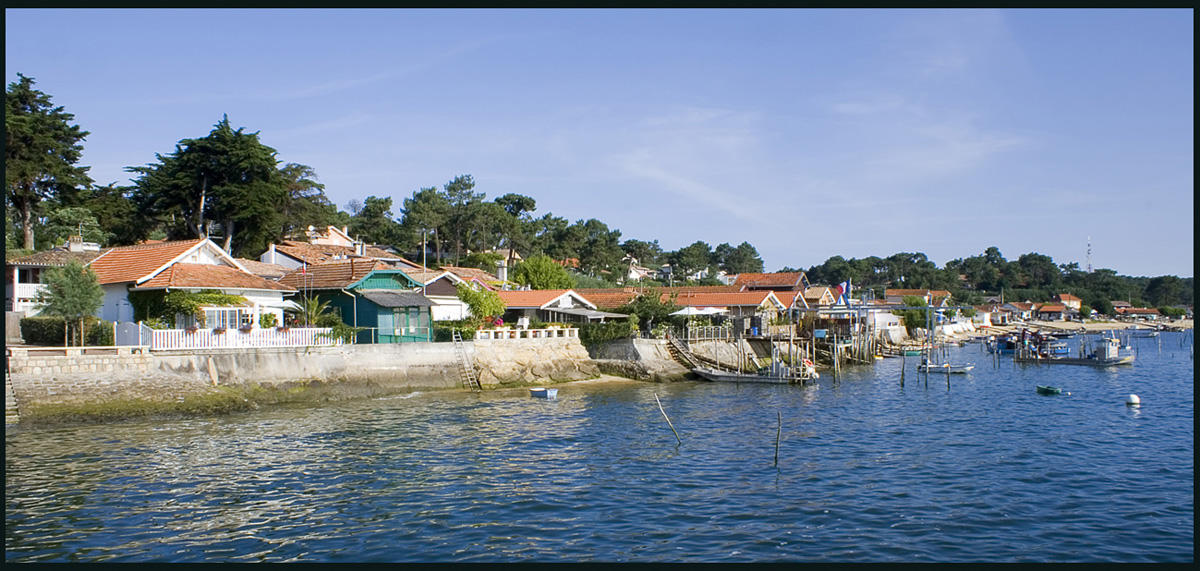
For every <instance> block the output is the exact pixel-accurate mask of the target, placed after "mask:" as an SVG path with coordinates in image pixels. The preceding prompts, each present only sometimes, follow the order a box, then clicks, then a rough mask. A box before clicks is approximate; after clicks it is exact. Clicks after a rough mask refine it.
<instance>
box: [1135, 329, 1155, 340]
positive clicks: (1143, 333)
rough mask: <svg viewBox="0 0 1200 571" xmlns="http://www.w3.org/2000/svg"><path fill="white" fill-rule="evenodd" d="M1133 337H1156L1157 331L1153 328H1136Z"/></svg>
mask: <svg viewBox="0 0 1200 571" xmlns="http://www.w3.org/2000/svg"><path fill="white" fill-rule="evenodd" d="M1133 336H1134V337H1139V338H1142V337H1158V331H1156V330H1154V329H1137V330H1135V331H1134V332H1133Z"/></svg>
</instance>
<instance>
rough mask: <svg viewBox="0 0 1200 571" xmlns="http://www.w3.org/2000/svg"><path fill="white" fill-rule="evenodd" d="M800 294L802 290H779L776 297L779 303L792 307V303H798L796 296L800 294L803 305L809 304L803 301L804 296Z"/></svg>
mask: <svg viewBox="0 0 1200 571" xmlns="http://www.w3.org/2000/svg"><path fill="white" fill-rule="evenodd" d="M800 294H801V292H798V291H777V292H775V299H778V300H779V303H782V304H783V306H784V307H791V306H792V304H794V303H796V297H797V296H799V297H800V300H801V305H807V304H805V303H803V300H804V296H802V295H800Z"/></svg>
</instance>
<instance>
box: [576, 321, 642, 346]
mask: <svg viewBox="0 0 1200 571" xmlns="http://www.w3.org/2000/svg"><path fill="white" fill-rule="evenodd" d="M635 333H637V327H635V326H634V323H633V322H631V321H629V320H617V321H608V322H605V323H584V324H582V325H580V326H579V342H580V343H583V344H584V346H586V347H593V346H596V345H599V344H601V343H606V342H608V341H612V340H614V339H627V338H629V337H632V336H633V335H634V334H635Z"/></svg>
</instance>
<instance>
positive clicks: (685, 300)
mask: <svg viewBox="0 0 1200 571" xmlns="http://www.w3.org/2000/svg"><path fill="white" fill-rule="evenodd" d="M771 293H772V292H770V291H739V292H718V293H685V294H680V295H679V296H676V298H675V305H681V306H684V307H689V306H690V307H730V306H755V307H757V306H759V305H762V304H763V302H764V301H765V300H766V299H767V297H769V296H771ZM776 299H778V298H776Z"/></svg>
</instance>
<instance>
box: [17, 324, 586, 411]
mask: <svg viewBox="0 0 1200 571" xmlns="http://www.w3.org/2000/svg"><path fill="white" fill-rule="evenodd" d="M464 345H465V348H466V352H467V357H468V360H469V361H470V362H472V363H473V365H474V367H475V369H476V372H477V375H478V377H479V380H480V382H481V384H482V385H483V386H484V387H485V388H488V387H496V386H502V385H521V384H531V383H539V384H542V383H555V382H563V381H574V380H582V379H590V378H595V377H597V376H599V375H600V370H599V368H598V367H597V365H596V364H595V363H593V362H592V360H591V359H590V358H589V357H588V354H587V351H586V350H585V349H584V348H583V345H581V344H580V343H579V340H578V339H575V338H570V339H528V340H523V339H516V340H503V341H479V342H475V343H471V342H467V343H465V344H464ZM459 373H460V356H459V354H458V352H457V349H456V348H455V346H454V345H453V344H450V343H406V344H395V345H349V346H343V347H310V348H246V349H236V350H233V349H227V350H210V351H203V352H200V351H188V352H178V353H157V352H156V353H153V354H150V353H145V352H138V351H133V350H130V349H129V348H109V349H100V350H97V349H89V350H88V352H87V353H84V352H83V351H81V350H79V349H49V348H46V349H21V348H9V349H8V379H7V381H8V382H7V383H6V384H7V385H8V386H7V387H6V388H9V389H11V394H12V397H13V400H14V401H15V404H16V409H17V412H18V416H19V418H20V421H21V422H34V423H36V422H46V421H62V420H67V421H96V420H112V419H119V418H129V417H138V416H149V415H159V414H213V413H221V412H232V411H236V410H247V409H253V408H256V407H258V406H259V405H262V404H271V403H282V402H321V401H331V400H341V399H347V398H357V397H372V396H381V395H386V394H395V393H402V392H410V391H413V390H450V389H457V388H461V382H460V380H459V379H460V374H459Z"/></svg>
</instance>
